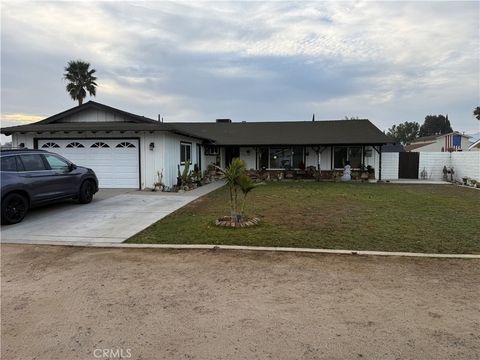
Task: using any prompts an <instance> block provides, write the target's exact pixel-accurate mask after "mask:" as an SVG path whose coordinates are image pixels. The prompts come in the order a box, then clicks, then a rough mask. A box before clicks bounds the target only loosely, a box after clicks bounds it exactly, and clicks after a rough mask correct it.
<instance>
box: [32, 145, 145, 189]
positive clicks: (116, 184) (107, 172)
mask: <svg viewBox="0 0 480 360" xmlns="http://www.w3.org/2000/svg"><path fill="white" fill-rule="evenodd" d="M138 147H139V144H138V139H116V140H112V139H80V140H79V139H48V140H38V148H39V149H43V150H48V151H50V152H54V153H57V154H59V155H62V156H63V157H65V158H67V159H68V160H70V161H71V162H73V163H74V164H76V165H80V166H85V167H88V168H91V169H93V171H95V174H97V177H98V182H99V186H100V187H102V188H138V187H139V156H138Z"/></svg>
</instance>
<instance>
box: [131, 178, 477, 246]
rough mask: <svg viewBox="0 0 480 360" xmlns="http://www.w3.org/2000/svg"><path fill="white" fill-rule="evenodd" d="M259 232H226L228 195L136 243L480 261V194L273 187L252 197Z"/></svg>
mask: <svg viewBox="0 0 480 360" xmlns="http://www.w3.org/2000/svg"><path fill="white" fill-rule="evenodd" d="M249 196H250V199H249V200H250V201H249V206H247V212H248V214H250V215H256V216H259V217H260V218H261V220H262V222H261V225H259V226H257V227H253V228H239V229H233V228H220V227H217V226H215V225H214V220H215V219H216V218H217V217H219V216H222V215H228V213H229V210H228V194H227V189H226V188H225V187H224V188H222V189H219V190H217V191H215V192H213V193H210V194H209V195H207V196H205V197H203V198H200V199H198V200H196V201H194V202H193V203H190V204H189V205H187V206H185V207H184V208H182V209H180V210H178V211H176V212H175V213H173V214H171V215H169V216H167V217H166V218H164V219H162V220H161V221H159V222H157V223H156V224H153V225H152V226H150V227H149V228H147V229H145V230H144V231H142V232H141V233H139V234H137V235H135V236H134V237H132V238H130V239H129V240H128V241H127V242H130V243H168V244H180V243H182V244H231V245H252V246H287V247H291V246H293V247H312V248H327V249H349V250H383V251H408V252H430V253H473V254H479V253H480V235H479V234H480V191H477V190H474V189H467V188H460V187H456V186H453V185H452V186H449V185H394V184H361V183H348V184H347V183H327V182H321V183H317V182H296V181H285V182H274V183H268V184H266V185H261V186H259V187H258V188H256V189H254V190H253V191H252V192H251V194H250V195H249Z"/></svg>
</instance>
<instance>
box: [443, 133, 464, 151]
mask: <svg viewBox="0 0 480 360" xmlns="http://www.w3.org/2000/svg"><path fill="white" fill-rule="evenodd" d="M461 149H462V136H461V135H457V134H448V135H445V151H459V150H461Z"/></svg>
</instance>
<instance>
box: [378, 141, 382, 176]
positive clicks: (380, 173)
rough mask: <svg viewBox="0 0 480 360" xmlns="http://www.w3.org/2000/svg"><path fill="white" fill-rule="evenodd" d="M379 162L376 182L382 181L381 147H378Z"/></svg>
mask: <svg viewBox="0 0 480 360" xmlns="http://www.w3.org/2000/svg"><path fill="white" fill-rule="evenodd" d="M378 154H379V161H378V181H382V145H380V151H379V153H378Z"/></svg>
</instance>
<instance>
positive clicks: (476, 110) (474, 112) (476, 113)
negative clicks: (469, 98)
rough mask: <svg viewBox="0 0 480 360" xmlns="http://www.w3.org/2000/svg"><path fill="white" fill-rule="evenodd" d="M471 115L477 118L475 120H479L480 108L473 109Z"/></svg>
mask: <svg viewBox="0 0 480 360" xmlns="http://www.w3.org/2000/svg"><path fill="white" fill-rule="evenodd" d="M473 115H474V116H475V117H476V118H477V120H480V106H477V107H476V108H475V109H473Z"/></svg>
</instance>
